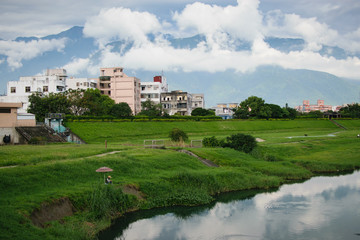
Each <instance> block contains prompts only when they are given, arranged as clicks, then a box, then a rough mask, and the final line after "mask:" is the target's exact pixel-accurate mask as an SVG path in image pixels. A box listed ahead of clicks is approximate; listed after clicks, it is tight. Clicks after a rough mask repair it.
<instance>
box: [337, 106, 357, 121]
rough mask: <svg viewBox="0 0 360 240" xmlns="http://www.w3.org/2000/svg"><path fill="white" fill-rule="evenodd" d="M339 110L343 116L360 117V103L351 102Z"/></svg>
mask: <svg viewBox="0 0 360 240" xmlns="http://www.w3.org/2000/svg"><path fill="white" fill-rule="evenodd" d="M339 112H340V113H341V114H342V115H343V117H351V118H360V105H359V104H358V103H354V104H349V105H347V106H346V107H342V108H341V109H340V111H339Z"/></svg>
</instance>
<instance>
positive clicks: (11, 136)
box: [0, 102, 36, 144]
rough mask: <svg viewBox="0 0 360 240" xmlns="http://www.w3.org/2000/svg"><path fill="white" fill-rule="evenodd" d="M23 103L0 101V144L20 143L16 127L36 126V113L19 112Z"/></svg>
mask: <svg viewBox="0 0 360 240" xmlns="http://www.w3.org/2000/svg"><path fill="white" fill-rule="evenodd" d="M20 108H22V103H7V102H0V144H5V143H20V138H21V137H20V135H19V134H18V133H17V131H16V129H15V128H16V127H33V126H36V121H35V115H33V114H28V113H19V112H18V110H19V109H20Z"/></svg>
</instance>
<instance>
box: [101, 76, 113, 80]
mask: <svg viewBox="0 0 360 240" xmlns="http://www.w3.org/2000/svg"><path fill="white" fill-rule="evenodd" d="M99 79H100V81H110V79H111V77H110V76H100V77H99Z"/></svg>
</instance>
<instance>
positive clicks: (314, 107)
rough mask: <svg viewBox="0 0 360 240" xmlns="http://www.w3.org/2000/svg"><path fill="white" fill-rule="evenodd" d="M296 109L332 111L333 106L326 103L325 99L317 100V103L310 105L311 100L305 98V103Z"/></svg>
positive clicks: (302, 110) (301, 110) (300, 110)
mask: <svg viewBox="0 0 360 240" xmlns="http://www.w3.org/2000/svg"><path fill="white" fill-rule="evenodd" d="M295 109H296V110H297V111H299V112H306V113H308V112H311V111H320V112H326V111H331V110H332V106H331V105H325V103H324V100H317V105H310V101H309V100H304V101H303V104H302V105H300V106H296V107H295Z"/></svg>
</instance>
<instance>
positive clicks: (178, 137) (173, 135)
mask: <svg viewBox="0 0 360 240" xmlns="http://www.w3.org/2000/svg"><path fill="white" fill-rule="evenodd" d="M169 137H170V139H171V141H173V142H185V141H186V140H188V136H187V134H186V133H185V132H184V131H183V130H181V129H179V128H173V129H172V130H171V131H170V133H169Z"/></svg>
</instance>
